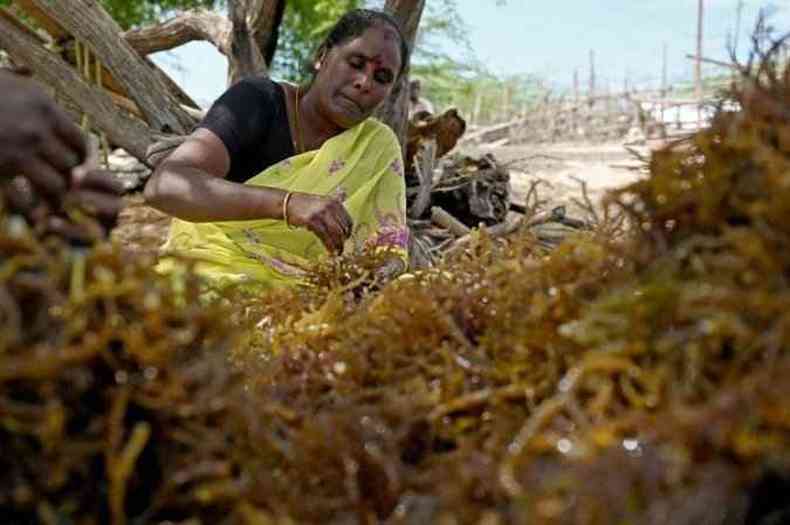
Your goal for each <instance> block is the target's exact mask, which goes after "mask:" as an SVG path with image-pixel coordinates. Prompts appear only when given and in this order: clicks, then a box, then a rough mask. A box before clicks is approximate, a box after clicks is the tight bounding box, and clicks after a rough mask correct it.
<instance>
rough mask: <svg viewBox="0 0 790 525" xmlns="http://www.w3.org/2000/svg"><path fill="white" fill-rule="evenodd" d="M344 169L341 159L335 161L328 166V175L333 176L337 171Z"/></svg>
mask: <svg viewBox="0 0 790 525" xmlns="http://www.w3.org/2000/svg"><path fill="white" fill-rule="evenodd" d="M345 167H346V161H344V160H341V159H335V160H333V161H332V163H331V164H330V165H329V175H334V174H335V173H337V172H338V171H340V170H342V169H343V168H345Z"/></svg>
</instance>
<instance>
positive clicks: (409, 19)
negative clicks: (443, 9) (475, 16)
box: [377, 0, 425, 147]
mask: <svg viewBox="0 0 790 525" xmlns="http://www.w3.org/2000/svg"><path fill="white" fill-rule="evenodd" d="M424 7H425V0H387V4H386V6H385V10H387V11H389V12H391V13H392V14H393V15H394V16H395V18H396V19H397V20H398V22H400V24H401V28H403V34H404V37H405V38H406V43H407V44H408V46H409V55H410V56H411V51H413V50H414V41H415V38H416V37H417V27H418V26H419V25H420V18H421V17H422V11H423V8H424ZM408 73H409V65H408V64H407V65H406V69H405V72H404V74H403V76H402V77H401V79H400V81H399V82H398V83H397V84H395V87H394V88H393V89H392V93H391V94H390V96H389V98H388V99H387V100H386V101H384V104H383V105H382V106H381V107H380V108H379V110H378V112H377V116H378V118H379V119H381V121H382V122H384V123H385V124H387V125H388V126H389V127H390V128H392V130H393V131H394V132H395V135H397V137H398V140H400V143H401V145H402V146H403V147H405V145H406V122H407V119H408V115H409V78H408V77H409V74H408Z"/></svg>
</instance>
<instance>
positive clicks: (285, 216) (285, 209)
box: [283, 191, 293, 229]
mask: <svg viewBox="0 0 790 525" xmlns="http://www.w3.org/2000/svg"><path fill="white" fill-rule="evenodd" d="M291 197H293V192H292V191H289V192H288V193H286V194H285V198H283V220H284V221H285V225H286V226H288V228H290V229H293V226H291V223H290V222H288V201H290V200H291Z"/></svg>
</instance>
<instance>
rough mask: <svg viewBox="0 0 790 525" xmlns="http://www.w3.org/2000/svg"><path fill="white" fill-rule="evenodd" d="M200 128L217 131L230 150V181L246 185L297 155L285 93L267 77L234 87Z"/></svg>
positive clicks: (215, 104)
mask: <svg viewBox="0 0 790 525" xmlns="http://www.w3.org/2000/svg"><path fill="white" fill-rule="evenodd" d="M198 127H201V128H206V129H208V130H211V131H213V132H214V133H215V134H216V135H217V136H218V137H219V138H220V139H221V140H222V142H223V143H224V144H225V147H226V148H227V149H228V153H229V154H230V171H229V172H228V176H227V180H229V181H233V182H244V181H246V180H247V179H249V178H250V177H253V176H254V175H257V174H258V173H260V172H261V171H263V170H265V169H266V168H268V167H269V166H272V165H273V164H276V163H278V162H280V161H281V160H283V159H286V158H288V157H292V156H293V155H294V154H295V151H294V147H293V140H292V138H291V129H290V126H289V125H288V112H287V110H286V105H285V90H284V89H283V87H282V86H281V85H280V84H278V83H277V82H274V81H272V80H270V79H269V78H268V77H265V76H256V77H251V78H246V79H244V80H241V81H239V82H237V83H236V84H235V85H233V86H231V87H230V88H229V89H228V90H227V91H226V92H225V93H224V94H223V95H222V96H221V97H220V98H219V99H217V101H216V102H214V104H213V105H212V106H211V109H210V110H209V111H208V113H207V114H206V116H205V118H203V120H202V122H201V123H200V125H199V126H198Z"/></svg>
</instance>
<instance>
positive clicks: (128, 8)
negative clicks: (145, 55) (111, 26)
mask: <svg viewBox="0 0 790 525" xmlns="http://www.w3.org/2000/svg"><path fill="white" fill-rule="evenodd" d="M100 2H101V4H102V5H103V6H104V8H105V9H106V10H107V12H108V13H110V15H111V16H112V17H113V18H114V19H115V21H116V22H118V24H119V25H120V26H121V27H122V28H123V29H129V28H130V27H133V26H140V25H145V24H150V23H153V22H157V21H159V20H161V19H162V18H163V17H165V16H166V15H167V14H169V13H172V12H174V11H181V10H186V9H196V8H205V9H214V8H219V7H223V6H224V5H225V4H226V1H225V0H132V1H130V0H100Z"/></svg>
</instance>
